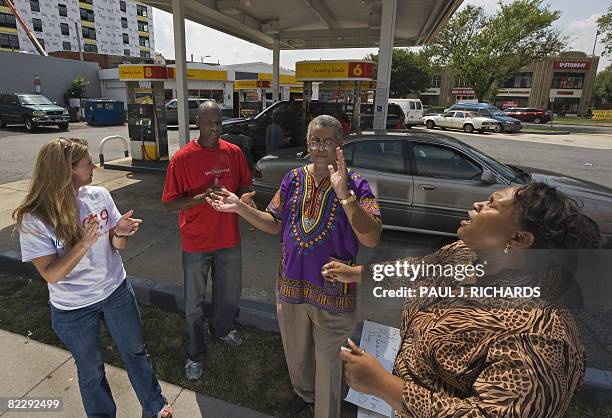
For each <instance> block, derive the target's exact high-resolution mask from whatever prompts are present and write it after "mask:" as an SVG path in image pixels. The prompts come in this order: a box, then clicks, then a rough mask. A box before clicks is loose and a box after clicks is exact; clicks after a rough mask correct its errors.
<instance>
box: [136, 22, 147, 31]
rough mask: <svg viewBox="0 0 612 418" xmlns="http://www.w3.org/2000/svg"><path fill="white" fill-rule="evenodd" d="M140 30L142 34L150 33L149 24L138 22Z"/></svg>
mask: <svg viewBox="0 0 612 418" xmlns="http://www.w3.org/2000/svg"><path fill="white" fill-rule="evenodd" d="M138 30H139V31H141V32H148V31H149V25H148V24H147V22H141V21H140V20H139V21H138Z"/></svg>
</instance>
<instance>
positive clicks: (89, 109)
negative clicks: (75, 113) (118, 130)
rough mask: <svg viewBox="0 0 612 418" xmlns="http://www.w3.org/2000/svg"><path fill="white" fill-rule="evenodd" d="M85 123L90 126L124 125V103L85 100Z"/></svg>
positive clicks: (107, 100) (108, 100) (105, 100)
mask: <svg viewBox="0 0 612 418" xmlns="http://www.w3.org/2000/svg"><path fill="white" fill-rule="evenodd" d="M83 109H84V110H85V122H87V124H88V125H122V124H123V121H124V111H123V109H124V107H123V102H121V101H118V100H110V99H86V100H83Z"/></svg>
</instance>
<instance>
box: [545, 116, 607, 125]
mask: <svg viewBox="0 0 612 418" xmlns="http://www.w3.org/2000/svg"><path fill="white" fill-rule="evenodd" d="M547 125H548V126H550V122H548V123H547ZM553 125H589V126H612V120H609V119H602V120H599V119H596V120H592V119H587V118H568V117H557V118H555V120H554V121H553Z"/></svg>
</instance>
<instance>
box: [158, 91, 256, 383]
mask: <svg viewBox="0 0 612 418" xmlns="http://www.w3.org/2000/svg"><path fill="white" fill-rule="evenodd" d="M196 123H197V125H198V127H199V128H200V136H199V137H198V138H197V139H194V140H192V141H191V142H189V143H188V144H187V145H185V146H184V147H183V148H181V149H180V150H179V151H178V152H177V153H176V154H174V157H173V158H172V161H170V164H169V165H168V172H167V173H166V183H165V185H164V192H163V196H162V200H163V202H164V204H165V205H166V209H168V210H169V211H174V210H178V211H179V227H180V232H181V239H182V243H183V275H184V292H185V316H186V320H187V333H188V343H187V357H188V359H187V364H186V365H185V369H186V375H187V378H188V379H191V380H195V379H199V378H200V377H201V376H202V361H203V360H204V358H205V356H206V340H205V330H204V321H203V308H204V294H205V291H206V281H207V278H208V272H209V270H210V269H211V268H212V269H213V275H212V280H213V283H212V305H213V313H212V316H211V317H210V318H209V330H210V332H211V334H212V335H214V336H216V337H219V338H221V339H222V340H223V341H225V342H226V343H228V344H230V345H232V346H238V345H240V344H241V343H242V340H241V338H240V336H239V335H238V333H237V332H236V330H235V329H232V325H233V322H234V317H235V316H236V312H237V310H238V304H239V302H240V293H241V292H242V263H241V254H240V231H239V229H238V217H237V215H236V214H233V213H222V212H218V211H216V210H214V209H213V208H212V207H211V206H209V205H208V203H206V197H207V196H208V195H209V194H210V193H211V192H212V191H217V192H221V193H222V190H223V188H225V189H227V190H228V191H231V192H234V193H237V194H238V195H241V199H242V200H243V201H245V202H247V203H251V202H252V199H251V197H252V196H253V194H254V192H252V193H246V192H247V191H248V188H249V187H250V185H251V175H250V172H249V167H248V165H247V163H246V160H245V158H244V155H243V154H242V151H241V150H240V148H239V147H237V146H235V145H233V144H230V143H229V142H226V141H224V140H222V139H220V138H219V136H220V135H221V110H220V109H219V106H218V105H217V103H215V102H214V101H206V102H204V103H202V104H201V105H200V108H199V109H198V117H197V120H196Z"/></svg>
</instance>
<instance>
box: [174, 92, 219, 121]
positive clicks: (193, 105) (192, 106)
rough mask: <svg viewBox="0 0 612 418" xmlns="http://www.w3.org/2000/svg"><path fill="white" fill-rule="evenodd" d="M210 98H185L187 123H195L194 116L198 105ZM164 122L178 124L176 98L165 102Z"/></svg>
mask: <svg viewBox="0 0 612 418" xmlns="http://www.w3.org/2000/svg"><path fill="white" fill-rule="evenodd" d="M205 100H210V99H200V98H197V97H190V98H189V99H188V100H187V108H188V111H189V124H190V125H194V124H195V123H196V117H197V116H198V107H200V104H201V103H202V102H203V101H205ZM166 124H168V125H177V124H178V101H177V100H176V99H172V100H170V101H169V102H168V103H166Z"/></svg>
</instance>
